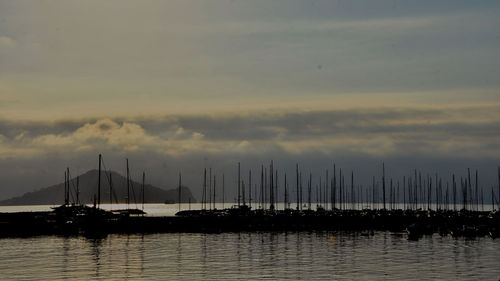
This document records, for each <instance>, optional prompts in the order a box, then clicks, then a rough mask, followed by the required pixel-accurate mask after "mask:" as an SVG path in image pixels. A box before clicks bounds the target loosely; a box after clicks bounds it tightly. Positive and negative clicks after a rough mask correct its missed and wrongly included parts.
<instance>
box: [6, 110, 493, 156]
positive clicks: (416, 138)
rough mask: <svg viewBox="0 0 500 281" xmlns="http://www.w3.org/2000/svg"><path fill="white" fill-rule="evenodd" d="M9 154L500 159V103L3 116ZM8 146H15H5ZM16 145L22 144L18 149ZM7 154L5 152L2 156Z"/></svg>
mask: <svg viewBox="0 0 500 281" xmlns="http://www.w3.org/2000/svg"><path fill="white" fill-rule="evenodd" d="M0 128H2V132H3V139H2V143H4V151H7V150H9V148H10V150H12V151H11V154H12V155H15V153H16V151H17V152H19V151H22V152H23V155H25V153H26V150H25V149H27V148H29V149H30V150H29V151H34V152H36V153H35V155H39V154H43V153H48V152H51V153H65V152H66V151H74V152H81V153H83V152H89V151H97V150H111V151H116V152H120V153H131V152H143V153H144V152H152V153H159V154H162V155H169V156H176V157H180V156H183V155H192V154H196V153H204V152H206V153H209V154H219V155H228V154H230V153H234V154H242V153H243V154H256V155H265V154H266V153H270V152H273V151H280V152H283V153H289V154H292V155H301V154H305V153H312V152H314V153H320V154H322V155H325V156H330V155H335V154H336V153H338V152H339V151H342V152H348V153H352V154H356V153H363V154H365V155H370V156H373V157H385V156H410V155H411V154H414V153H418V154H424V155H434V156H435V155H442V156H443V157H448V156H453V157H456V156H462V157H500V151H499V149H498V146H497V145H496V140H497V139H499V138H500V106H495V105H489V106H470V107H449V108H432V107H414V108H379V109H351V110H316V111H302V112H300V111H299V112H296V111H294V112H290V111H284V110H282V111H279V110H275V111H272V112H260V111H256V112H249V113H244V114H243V113H226V114H210V115H193V114H191V115H175V116H163V117H162V116H157V117H144V116H143V117H126V118H118V117H117V118H114V119H112V118H105V119H96V120H80V121H79V120H59V121H54V122H45V123H44V122H40V121H33V122H28V121H14V120H10V121H9V120H0ZM5 145H8V147H6V146H5ZM14 148H16V149H14ZM3 155H4V157H5V155H6V154H5V153H4V154H3Z"/></svg>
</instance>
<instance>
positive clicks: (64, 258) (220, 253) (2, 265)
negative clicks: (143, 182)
mask: <svg viewBox="0 0 500 281" xmlns="http://www.w3.org/2000/svg"><path fill="white" fill-rule="evenodd" d="M499 254H500V240H498V239H497V240H492V239H490V238H480V239H475V240H465V239H453V238H449V237H440V236H439V235H434V236H432V237H430V236H428V237H424V238H423V239H420V240H419V241H408V240H407V237H406V235H396V234H391V233H390V232H375V234H374V235H373V236H365V235H362V234H360V233H357V234H351V233H327V232H311V233H304V232H302V233H223V234H177V233H176V234H150V235H109V236H107V237H106V238H102V239H92V238H85V237H57V236H43V237H32V238H3V239H0V280H7V279H21V280H42V279H45V280H55V279H69V280H74V279H106V280H110V279H116V280H118V279H130V280H137V279H149V280H221V279H229V280H235V279H246V280H247V279H272V280H276V279H279V280H285V279H290V280H295V279H303V280H311V279H353V280H361V279H364V280H374V279H394V280H401V279H405V280H409V279H418V280H422V279H436V278H437V279H447V280H456V279H466V280H471V279H482V280H498V279H499V278H500V259H499Z"/></svg>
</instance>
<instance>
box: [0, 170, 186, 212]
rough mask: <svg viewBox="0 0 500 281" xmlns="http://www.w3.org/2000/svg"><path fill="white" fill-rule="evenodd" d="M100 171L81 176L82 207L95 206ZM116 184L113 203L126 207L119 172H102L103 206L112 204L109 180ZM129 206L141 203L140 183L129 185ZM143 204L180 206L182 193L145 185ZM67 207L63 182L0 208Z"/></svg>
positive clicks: (73, 186) (72, 186)
mask: <svg viewBox="0 0 500 281" xmlns="http://www.w3.org/2000/svg"><path fill="white" fill-rule="evenodd" d="M98 176H99V171H98V170H90V171H88V172H86V173H84V174H82V175H80V176H79V181H78V182H79V191H80V193H79V199H80V203H86V204H90V203H92V202H93V200H94V199H93V198H94V195H96V194H97V182H98ZM110 177H111V179H112V183H113V189H112V190H113V191H112V193H113V197H112V199H113V203H116V202H117V201H118V203H125V202H126V197H127V179H126V177H124V176H122V175H120V174H119V173H117V172H114V171H111V172H104V171H102V172H101V203H103V204H106V203H109V202H110V188H109V187H110V185H109V178H110ZM76 182H77V180H76V177H74V178H72V179H71V182H70V190H71V195H70V201H71V202H74V201H76ZM130 186H131V190H130V203H131V204H133V203H135V202H137V203H142V194H141V187H142V184H141V183H137V182H135V181H132V180H131V181H130ZM144 190H145V191H144V194H145V196H144V202H145V203H164V202H165V201H169V202H177V201H178V197H179V193H178V191H179V189H178V188H175V189H168V190H165V189H162V188H159V187H156V186H153V185H150V184H145V185H144ZM190 200H191V202H192V203H194V202H196V200H195V199H194V197H193V195H192V194H191V190H190V189H189V188H188V187H186V186H182V188H181V202H182V203H187V202H189V201H190ZM63 203H64V182H62V183H58V184H55V185H52V186H49V187H45V188H41V189H39V190H36V191H32V192H27V193H25V194H23V195H21V196H17V197H13V198H10V199H7V200H2V201H0V205H4V206H9V205H10V206H12V205H59V204H63Z"/></svg>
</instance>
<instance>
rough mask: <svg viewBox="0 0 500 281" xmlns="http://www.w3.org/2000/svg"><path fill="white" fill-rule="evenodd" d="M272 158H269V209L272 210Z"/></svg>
mask: <svg viewBox="0 0 500 281" xmlns="http://www.w3.org/2000/svg"><path fill="white" fill-rule="evenodd" d="M273 168H274V167H273V160H271V166H270V167H269V201H270V202H269V209H271V210H274V170H273Z"/></svg>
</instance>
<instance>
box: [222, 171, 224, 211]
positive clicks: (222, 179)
mask: <svg viewBox="0 0 500 281" xmlns="http://www.w3.org/2000/svg"><path fill="white" fill-rule="evenodd" d="M224 197H225V190H224V173H222V209H224V200H225V198H224Z"/></svg>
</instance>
